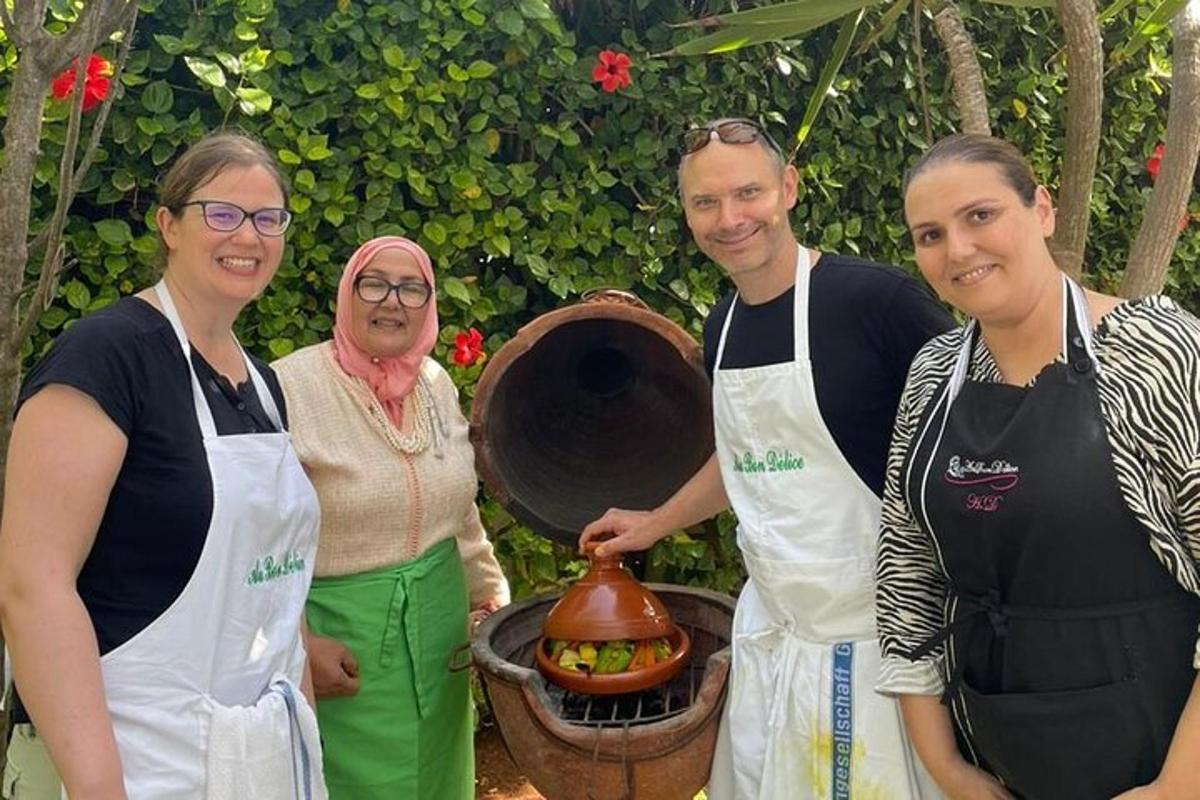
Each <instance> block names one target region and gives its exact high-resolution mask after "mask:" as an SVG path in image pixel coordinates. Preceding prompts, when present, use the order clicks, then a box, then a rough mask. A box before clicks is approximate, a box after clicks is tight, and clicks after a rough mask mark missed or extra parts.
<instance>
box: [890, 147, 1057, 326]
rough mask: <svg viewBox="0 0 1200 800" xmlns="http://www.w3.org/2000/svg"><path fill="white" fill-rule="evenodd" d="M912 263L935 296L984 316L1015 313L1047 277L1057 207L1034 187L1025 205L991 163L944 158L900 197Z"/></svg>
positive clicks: (992, 316)
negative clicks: (1048, 243)
mask: <svg viewBox="0 0 1200 800" xmlns="http://www.w3.org/2000/svg"><path fill="white" fill-rule="evenodd" d="M904 215H905V218H906V219H907V221H908V227H909V231H910V232H911V233H912V238H913V246H914V247H915V249H916V257H917V265H918V266H919V267H920V268H921V274H922V275H924V276H925V280H927V281H928V282H929V285H930V286H932V287H933V289H934V291H936V292H937V294H938V296H939V297H941V298H942V299H943V300H945V301H946V302H948V303H950V304H951V305H953V306H954V307H955V308H957V309H958V310H960V311H962V312H963V313H964V314H967V315H968V316H971V317H975V318H976V319H979V320H981V321H984V322H987V321H991V320H997V319H1004V318H1006V317H1008V316H1010V315H1012V314H1016V313H1020V311H1021V310H1022V309H1023V307H1024V306H1025V304H1026V303H1027V302H1028V300H1029V298H1030V297H1031V296H1033V295H1035V294H1036V292H1037V290H1038V286H1040V285H1041V284H1042V282H1043V281H1044V278H1045V276H1044V274H1043V267H1044V266H1045V265H1047V263H1052V262H1048V258H1049V254H1048V250H1047V248H1046V239H1047V237H1049V236H1050V235H1051V234H1052V233H1054V207H1053V204H1052V203H1051V200H1050V195H1049V193H1048V192H1047V191H1046V190H1045V188H1043V187H1040V186H1039V187H1038V188H1037V191H1036V193H1035V194H1034V197H1033V201H1032V203H1031V204H1029V205H1026V204H1025V203H1024V202H1023V201H1022V199H1021V196H1020V195H1018V194H1017V191H1016V190H1015V189H1014V188H1013V187H1012V186H1011V185H1010V184H1009V183H1008V181H1006V180H1005V178H1004V174H1003V172H1002V171H1001V170H1000V168H999V167H997V166H996V165H994V164H989V163H969V162H963V161H949V162H946V163H943V164H938V165H936V166H931V167H930V168H929V169H928V170H926V171H923V172H921V173H920V174H919V175H918V176H917V177H916V178H914V179H913V181H912V183H911V184H909V187H908V191H907V192H906V193H905V196H904Z"/></svg>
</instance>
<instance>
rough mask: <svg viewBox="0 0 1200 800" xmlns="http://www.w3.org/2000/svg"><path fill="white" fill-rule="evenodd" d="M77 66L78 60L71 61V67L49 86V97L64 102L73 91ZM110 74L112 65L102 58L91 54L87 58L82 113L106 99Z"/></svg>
mask: <svg viewBox="0 0 1200 800" xmlns="http://www.w3.org/2000/svg"><path fill="white" fill-rule="evenodd" d="M78 65H79V59H71V66H69V67H67V68H66V69H65V70H63V72H62V74H60V75H59V76H58V77H57V78H55V79H54V82H53V83H51V84H50V96H51V97H53V98H54V99H55V100H65V99H66V98H68V97H70V96H71V92H73V91H74V90H75V68H76V67H77V66H78ZM112 73H113V68H112V64H110V63H109V62H108V60H107V59H106V58H104V56H98V55H96V54H95V53H92V55H91V56H90V57H89V58H88V64H87V76H86V77H85V78H84V79H83V110H84V111H91V110H92V109H93V108H95V107H96V106H98V105H100V104H101V103H102V102H104V98H106V97H108V88H109V82H108V76H109V75H112Z"/></svg>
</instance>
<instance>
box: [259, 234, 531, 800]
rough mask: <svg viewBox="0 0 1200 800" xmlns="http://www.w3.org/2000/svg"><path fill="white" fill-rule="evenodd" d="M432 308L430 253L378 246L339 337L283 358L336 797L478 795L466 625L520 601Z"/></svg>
mask: <svg viewBox="0 0 1200 800" xmlns="http://www.w3.org/2000/svg"><path fill="white" fill-rule="evenodd" d="M435 299H436V294H435V291H434V278H433V266H432V264H431V263H430V261H429V256H428V255H427V254H426V253H425V251H424V250H422V249H421V248H420V247H419V246H417V245H416V244H414V243H413V242H411V241H409V240H408V239H404V238H402V237H399V236H384V237H380V238H378V239H373V240H371V241H369V242H367V243H366V244H364V245H362V246H361V247H360V248H359V249H358V250H357V251H356V252H355V253H354V255H353V256H351V257H350V261H349V262H348V263H347V264H346V268H345V271H344V272H343V273H342V279H341V283H340V285H339V286H338V297H337V321H336V323H335V325H334V336H333V340H332V341H326V342H322V343H321V344H317V345H313V346H312V347H307V348H305V349H303V350H299V351H297V352H295V353H293V354H291V355H289V356H287V357H286V358H283V359H281V360H280V361H277V362H276V363H275V364H274V367H275V370H276V373H277V374H278V375H279V381H280V383H281V384H282V386H283V391H284V395H285V396H286V398H287V403H288V412H289V416H290V418H291V428H292V440H293V442H294V444H295V447H296V451H297V453H298V455H299V456H300V461H301V463H303V465H304V469H305V471H306V472H307V473H308V477H309V478H310V479H311V480H312V483H313V485H314V486H315V487H316V489H317V495H318V497H319V498H320V502H321V532H320V539H319V544H318V548H317V563H316V568H315V577H314V580H313V586H312V591H311V593H310V594H309V600H308V609H307V617H308V625H309V628H310V633H309V636H308V646H309V652H310V658H311V661H312V666H313V683H314V688H315V690H316V694H317V716H318V719H319V721H320V726H321V733H322V738H323V739H324V742H325V776H326V783H327V784H328V787H329V796H330V798H332V800H339V798H345V799H347V800H372V799H373V798H381V799H382V798H387V799H388V800H392V799H393V798H401V797H403V798H414V800H416V799H419V798H428V800H458V799H459V798H462V799H463V800H466V799H467V798H472V797H474V757H473V752H472V733H473V725H472V713H471V694H470V686H469V682H468V676H467V672H466V671H464V669H463V668H464V667H465V666H466V662H467V661H468V654H467V652H466V650H465V647H464V646H465V644H466V643H467V639H468V633H469V631H468V626H469V623H468V617H469V616H472V617H475V618H478V617H480V616H482V615H485V614H487V613H489V612H490V611H491V610H494V609H495V608H498V607H499V606H500V605H502V604H504V603H506V602H508V597H509V591H508V584H507V583H506V582H505V580H504V576H503V575H502V574H501V572H500V565H499V564H498V563H497V562H496V559H495V556H494V555H493V553H492V547H491V544H490V543H489V542H488V540H487V536H486V533H485V531H484V529H483V526H482V525H481V524H480V520H479V513H478V511H477V510H476V508H475V494H476V488H477V482H476V477H475V465H474V455H473V452H472V450H471V446H470V444H469V443H468V441H467V422H466V420H465V419H464V418H463V415H462V412H461V411H460V409H459V405H458V396H457V393H456V391H455V388H454V384H453V383H452V382H451V380H450V377H449V376H448V375H447V374H446V372H445V370H443V369H442V367H441V366H439V365H438V363H437V362H436V361H434V360H433V359H431V358H430V357H429V353H430V351H431V350H432V349H433V346H434V343H435V342H436V341H437V333H438V322H437V305H436V302H435ZM280 566H281V567H284V568H286V565H280Z"/></svg>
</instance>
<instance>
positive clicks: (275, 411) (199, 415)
mask: <svg viewBox="0 0 1200 800" xmlns="http://www.w3.org/2000/svg"><path fill="white" fill-rule="evenodd" d="M154 294H155V296H157V297H158V302H159V304H160V305H161V306H162V311H163V316H165V317H166V318H167V321H168V322H170V323H171V330H173V331H174V332H175V338H176V339H177V340H179V347H180V349H182V350H183V360H184V361H185V362H186V363H187V367H188V374H189V375H190V376H191V379H192V402H193V403H194V405H195V408H196V420H197V422H199V424H200V433H201V434H202V435H203V436H204V438H205V439H207V438H209V437H213V436H216V435H217V425H216V421H215V420H214V419H213V415H212V409H211V408H210V407H209V405H208V399H207V397H206V396H205V394H204V389H203V387H202V386H201V385H200V379H199V377H198V376H197V375H196V368H195V366H193V364H192V343H191V342H190V341H188V337H187V332H186V331H185V330H184V329H183V320H182V319H181V318H180V316H179V310H178V309H177V308H176V307H175V301H174V299H172V297H171V290H170V289H168V288H167V283H166V281H165V280H160V281H159V282H158V283H156V284H154ZM230 336H233V334H232V333H230ZM233 343H234V344H235V345H237V348H238V352H239V353H241V356H242V361H243V362H244V363H245V365H246V373H247V374H248V375H249V376H250V381H251V383H252V384H253V386H254V391H255V392H256V393H257V394H258V402H259V403H260V404H261V405H262V407H263V410H264V411H265V412H267V416H268V417H269V418H270V420H271V422H272V423H274V425H275V428H276V429H277V430H279V431H281V432H282V431H283V418H282V416H281V415H280V413H279V407H278V406H277V405H276V404H275V397H274V396H273V395H272V394H271V390H270V388H269V387H268V386H267V382H266V381H265V380H263V377H262V375H261V374H260V373H259V371H258V369H257V368H255V366H254V363H253V362H252V361H250V359H249V358H247V357H246V351H245V350H243V349H242V346H241V344H239V343H238V340H237V337H236V336H233Z"/></svg>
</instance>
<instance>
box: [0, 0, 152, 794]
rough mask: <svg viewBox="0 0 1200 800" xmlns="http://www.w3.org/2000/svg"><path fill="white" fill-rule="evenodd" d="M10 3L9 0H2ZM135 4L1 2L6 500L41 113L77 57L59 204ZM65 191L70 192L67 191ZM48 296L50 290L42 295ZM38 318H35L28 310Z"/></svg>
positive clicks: (51, 261)
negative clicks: (83, 121)
mask: <svg viewBox="0 0 1200 800" xmlns="http://www.w3.org/2000/svg"><path fill="white" fill-rule="evenodd" d="M0 3H5V0H0ZM136 11H137V5H136V3H135V2H133V0H90V2H86V3H85V4H84V5H83V7H82V9H81V11H80V14H79V16H78V18H77V19H76V20H75V22H74V23H73V24H72V25H71V26H70V27H69V28H68V30H67V32H66V33H65V34H57V35H54V36H51V35H50V34H49V33H48V32H47V31H46V30H45V28H44V23H45V18H46V13H47V6H46V1H45V0H17V2H16V3H15V5H13V7H12V11H11V13H10V11H9V8H8V6H7V4H5V5H4V6H3V8H0V25H3V27H4V31H5V34H6V36H7V38H8V40H9V42H10V43H11V44H13V45H14V46H16V48H17V51H18V54H17V61H16V65H15V67H14V68H13V69H12V70H11V71H10V73H9V74H10V75H11V76H12V84H11V86H10V90H9V95H8V108H7V116H6V118H5V120H4V132H3V141H4V149H3V153H2V156H0V506H2V505H3V501H4V484H3V480H2V478H3V475H4V471H5V469H6V467H7V464H8V441H9V438H10V436H11V435H12V415H13V407H14V406H15V405H16V400H17V391H18V389H19V388H20V383H21V347H22V346H23V345H24V341H22V340H23V339H24V338H25V335H26V334H27V333H28V330H27V329H28V327H29V326H30V325H31V324H32V323H33V322H34V321H36V315H37V314H38V313H40V311H41V308H40V307H38V308H35V309H30V310H27V311H26V314H25V317H28V318H29V323H27V324H26V325H24V326H23V325H22V322H23V321H24V319H25V318H23V317H22V314H21V308H20V301H21V296H22V294H24V293H25V291H26V289H27V288H30V287H28V286H27V277H28V269H29V267H28V265H29V257H30V247H29V241H30V240H29V228H30V225H29V223H30V219H29V214H30V210H31V208H32V205H33V203H32V191H33V176H34V170H35V168H36V166H37V158H38V152H39V146H40V143H41V138H42V113H43V112H44V111H45V107H46V95H47V93H48V92H49V89H50V83H51V81H52V80H53V78H54V75H55V74H56V73H57V72H60V71H61V70H62V69H64V68H66V66H67V65H68V64H69V63H70V61H71V59H72V58H76V57H78V58H79V62H78V72H77V75H78V76H79V78H78V79H77V81H78V82H77V83H76V94H75V98H74V102H75V103H76V105H75V108H74V110H73V112H72V120H71V123H70V124H71V126H73V127H70V128H69V129H68V133H69V135H68V142H67V144H66V145H65V146H64V154H63V160H62V164H61V169H62V171H63V174H61V175H60V176H59V178H60V180H59V188H58V193H59V200H60V205H62V204H64V203H65V204H66V205H69V204H70V201H71V199H72V198H73V197H74V192H75V191H76V190H77V189H78V186H79V183H80V182H81V181H82V179H83V173H84V172H85V171H86V170H87V168H88V166H89V165H90V164H91V162H92V159H93V157H94V156H95V150H96V146H97V145H98V143H99V136H100V132H101V129H102V128H103V126H104V122H105V119H106V116H107V112H108V108H109V106H110V105H111V103H112V100H113V98H114V97H115V95H116V91H117V90H116V89H114V90H113V92H111V93H110V96H109V98H108V99H107V100H106V101H105V103H104V105H103V106H102V108H101V111H100V113H99V114H97V116H96V118H95V122H94V123H93V135H92V137H91V140H90V141H89V142H88V147H87V152H86V153H85V155H84V157H83V159H82V161H81V162H80V164H79V166H78V167H76V164H75V155H76V147H77V145H78V136H77V134H78V124H79V119H78V114H79V106H80V104H81V103H82V100H83V98H82V95H83V91H82V89H83V87H82V77H83V73H84V71H85V70H86V64H87V56H88V55H90V53H91V51H92V50H93V49H94V48H95V47H96V46H97V45H98V44H99V43H100V42H103V41H105V40H106V39H108V38H109V36H111V35H112V33H113V32H114V31H116V30H117V29H118V28H121V27H122V26H126V25H128V27H127V29H126V30H125V37H126V38H125V41H124V42H123V44H122V48H121V57H120V59H119V60H118V71H117V74H116V75H115V77H114V82H116V81H119V80H120V69H121V67H123V66H124V62H125V60H126V59H127V58H128V55H129V47H130V45H131V44H132V36H133V25H134V24H135V23H134V20H135V19H136ZM64 193H65V194H64ZM56 211H57V213H56V215H55V217H54V218H53V219H52V220H51V221H50V222H49V227H51V228H54V230H51V231H49V233H50V235H49V236H48V237H47V239H46V242H47V247H49V248H51V249H52V250H57V249H58V248H57V244H56V242H58V241H59V240H60V235H61V232H62V231H61V228H62V226H63V225H64V224H65V208H62V209H56ZM42 263H43V269H51V270H57V268H58V266H59V264H60V259H59V258H57V257H54V255H53V254H51V256H50V257H45V258H43V260H42ZM38 277H39V281H38V287H39V289H40V290H42V291H47V292H48V294H50V295H52V294H53V291H52V288H53V286H54V283H53V280H52V279H53V276H52V275H50V276H46V278H45V279H43V278H42V276H40V275H39V276H38ZM40 294H41V292H40V291H35V292H33V293H32V298H31V300H30V303H31V304H33V303H38V302H40V301H41V300H42V299H43V298H41V297H40V296H39V295H40ZM44 299H45V300H46V302H49V296H47V297H46V298H44ZM31 314H32V315H33V316H30V315H31ZM3 645H4V638H3V632H0V674H3V672H4V650H3ZM8 725H9V714H8V712H7V711H5V712H4V713H2V714H0V773H2V772H3V769H4V766H5V761H6V757H7V746H6V744H5V743H7V741H8Z"/></svg>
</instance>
